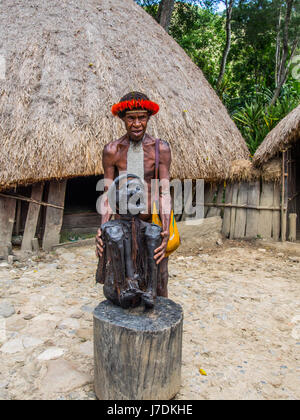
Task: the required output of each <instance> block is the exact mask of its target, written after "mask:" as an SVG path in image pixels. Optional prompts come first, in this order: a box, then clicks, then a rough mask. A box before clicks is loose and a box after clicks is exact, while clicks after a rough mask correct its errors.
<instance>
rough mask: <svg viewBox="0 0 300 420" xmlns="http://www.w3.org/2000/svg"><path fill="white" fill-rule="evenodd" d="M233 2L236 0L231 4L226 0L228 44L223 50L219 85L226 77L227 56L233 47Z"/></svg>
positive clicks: (232, 0) (230, 0) (231, 1)
mask: <svg viewBox="0 0 300 420" xmlns="http://www.w3.org/2000/svg"><path fill="white" fill-rule="evenodd" d="M233 2H234V0H229V4H228V0H225V5H226V44H225V48H224V51H223V56H222V62H221V68H220V73H219V77H218V81H217V87H219V86H220V84H221V82H222V80H223V77H224V74H225V68H226V63H227V58H228V54H229V51H230V47H231V17H232V8H233Z"/></svg>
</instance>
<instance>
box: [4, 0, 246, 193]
mask: <svg viewBox="0 0 300 420" xmlns="http://www.w3.org/2000/svg"><path fill="white" fill-rule="evenodd" d="M0 55H2V57H3V56H4V57H5V60H6V77H5V79H4V80H1V77H0V146H1V155H0V185H2V189H3V188H8V187H10V186H12V185H14V184H26V183H32V182H37V181H40V180H47V179H52V178H67V177H74V176H84V175H95V174H100V173H102V171H103V169H102V164H101V157H102V150H103V146H104V144H106V143H108V142H109V141H111V140H113V139H115V138H118V137H119V136H121V135H122V134H123V133H124V128H123V126H122V124H121V122H120V121H119V120H118V118H115V117H113V116H112V115H111V113H110V107H111V105H112V104H113V103H114V102H116V101H118V100H119V98H120V97H121V96H122V95H124V94H125V93H127V92H128V91H132V90H139V91H142V92H145V93H147V94H148V95H149V96H150V98H151V99H152V100H154V101H156V102H158V103H159V104H160V107H161V111H160V113H159V114H158V115H157V116H155V117H153V118H152V121H151V123H150V126H149V134H153V135H154V136H159V137H161V138H163V139H165V140H167V141H169V142H170V144H171V148H172V155H173V164H172V168H171V175H172V177H179V178H191V177H192V178H205V179H207V180H216V179H224V178H225V176H226V174H227V173H228V170H229V166H230V161H231V160H234V159H240V158H245V157H247V155H248V149H247V146H246V144H245V141H244V140H243V138H242V136H241V134H240V133H239V131H238V129H237V128H236V126H235V124H234V123H233V121H232V120H231V119H230V117H229V115H228V113H227V111H226V109H225V107H224V106H223V105H222V103H221V101H220V100H219V98H218V97H217V95H216V94H215V92H214V90H213V89H212V88H211V87H210V86H209V84H208V82H207V81H206V80H205V78H204V76H203V74H202V72H201V71H200V70H199V69H198V68H197V67H196V66H195V65H194V64H193V63H192V61H191V60H190V59H189V58H188V56H187V55H186V54H185V52H184V51H183V50H182V49H181V47H180V46H179V45H178V44H177V43H176V42H175V41H174V40H173V39H172V38H171V37H170V36H169V35H168V34H167V33H166V32H165V31H164V30H163V28H162V27H161V26H160V25H158V24H157V23H156V22H155V21H154V19H152V17H151V16H149V15H148V14H147V13H146V12H145V11H144V10H143V9H142V8H141V7H139V6H137V5H136V4H135V3H134V2H133V0H113V1H111V0H76V1H74V0H49V1H40V0H26V1H25V0H24V1H21V0H1V14H0Z"/></svg>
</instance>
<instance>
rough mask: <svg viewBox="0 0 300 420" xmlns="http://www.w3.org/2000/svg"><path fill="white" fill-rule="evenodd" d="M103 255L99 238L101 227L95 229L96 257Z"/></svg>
mask: <svg viewBox="0 0 300 420" xmlns="http://www.w3.org/2000/svg"><path fill="white" fill-rule="evenodd" d="M102 255H103V241H102V239H101V229H100V228H99V229H98V230H97V235H96V257H98V258H100V257H102Z"/></svg>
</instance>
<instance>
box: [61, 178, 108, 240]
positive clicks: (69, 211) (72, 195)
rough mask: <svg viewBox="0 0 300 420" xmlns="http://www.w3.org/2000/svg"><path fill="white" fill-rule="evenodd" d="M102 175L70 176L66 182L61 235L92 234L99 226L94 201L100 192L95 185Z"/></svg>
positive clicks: (98, 216) (99, 220)
mask: <svg viewBox="0 0 300 420" xmlns="http://www.w3.org/2000/svg"><path fill="white" fill-rule="evenodd" d="M101 179H103V175H99V176H87V177H80V178H72V179H69V180H68V182H67V188H66V199H65V212H64V219H63V225H62V236H63V237H64V236H65V237H66V239H67V236H68V233H70V234H71V233H72V234H73V237H75V239H77V238H76V234H77V235H84V234H86V235H88V234H94V233H95V232H96V230H97V229H98V227H99V226H100V222H101V219H100V215H99V214H98V212H97V209H96V203H97V200H98V198H99V196H100V195H101V194H102V192H100V191H97V190H96V187H97V184H98V182H99V180H101Z"/></svg>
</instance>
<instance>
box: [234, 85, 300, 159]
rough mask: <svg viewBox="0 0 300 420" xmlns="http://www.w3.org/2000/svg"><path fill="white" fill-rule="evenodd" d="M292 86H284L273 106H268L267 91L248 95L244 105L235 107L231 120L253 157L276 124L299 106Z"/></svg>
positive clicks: (297, 96)
mask: <svg viewBox="0 0 300 420" xmlns="http://www.w3.org/2000/svg"><path fill="white" fill-rule="evenodd" d="M299 93H300V92H297V91H295V90H294V89H293V86H286V87H285V90H284V92H283V94H282V95H281V97H280V99H278V100H277V102H276V103H275V105H273V106H269V102H270V100H271V98H272V95H273V92H272V91H271V90H269V89H265V90H262V91H256V92H254V93H253V94H252V95H249V97H248V98H247V100H246V102H245V104H244V105H242V106H240V107H237V108H236V109H235V110H234V111H233V113H232V118H233V120H234V121H235V123H236V125H237V126H238V127H239V129H240V131H241V133H242V135H243V136H244V138H245V140H246V142H247V144H248V147H249V150H250V153H251V155H253V154H254V153H255V151H256V149H257V148H258V146H259V145H260V144H261V143H262V141H263V140H264V138H265V137H266V135H267V134H268V133H269V132H270V131H271V130H272V129H273V128H274V127H275V126H276V124H277V123H278V122H279V121H280V120H281V119H282V118H284V117H285V116H286V115H287V114H288V113H289V112H291V111H292V110H293V109H294V108H295V107H296V106H297V105H299V98H300V95H299Z"/></svg>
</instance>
